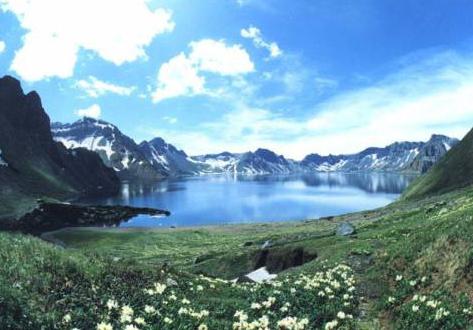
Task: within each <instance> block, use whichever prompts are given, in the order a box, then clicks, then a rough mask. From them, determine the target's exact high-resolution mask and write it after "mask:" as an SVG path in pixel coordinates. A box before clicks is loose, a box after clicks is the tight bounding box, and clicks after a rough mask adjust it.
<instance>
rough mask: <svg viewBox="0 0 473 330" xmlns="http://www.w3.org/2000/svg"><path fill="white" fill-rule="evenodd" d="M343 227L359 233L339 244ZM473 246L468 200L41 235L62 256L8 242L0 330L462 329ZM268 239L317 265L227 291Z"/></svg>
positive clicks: (450, 197)
mask: <svg viewBox="0 0 473 330" xmlns="http://www.w3.org/2000/svg"><path fill="white" fill-rule="evenodd" d="M345 221H349V222H351V223H352V224H354V225H355V226H356V230H357V233H356V235H354V236H349V237H340V236H336V235H335V229H336V227H337V225H338V223H340V222H345ZM472 235H473V189H466V190H460V191H455V192H451V193H448V194H445V195H442V196H434V197H430V198H428V199H424V200H422V201H401V202H398V203H395V204H392V205H390V206H388V207H385V208H381V209H378V210H373V211H369V212H362V213H357V214H350V215H345V216H341V217H335V218H334V219H332V220H320V221H305V222H293V223H272V224H254V225H239V226H222V227H204V228H188V229H163V230H140V229H129V230H120V229H101V228H96V229H90V228H77V229H64V230H60V231H56V232H53V233H49V234H47V235H46V237H45V238H47V239H50V240H60V241H61V242H63V243H64V244H66V246H67V247H68V248H67V249H61V248H59V247H55V246H53V245H51V244H48V243H45V242H43V241H41V240H39V239H36V238H33V237H27V236H24V235H19V234H8V233H3V234H0V251H1V252H0V264H2V265H8V266H7V267H2V268H0V310H1V311H2V313H0V324H2V326H3V329H21V328H31V329H37V328H41V326H42V327H43V328H45V329H55V328H56V329H72V328H74V327H77V328H79V329H93V328H95V327H96V326H97V324H102V328H103V329H108V328H107V326H108V325H111V326H113V329H123V328H125V324H128V325H130V327H129V328H128V329H134V328H133V327H131V325H133V326H135V327H136V328H138V329H176V328H177V329H179V328H180V329H197V328H198V327H199V326H200V327H201V329H205V326H207V327H208V328H209V329H226V328H229V329H230V328H235V329H251V328H252V327H251V324H253V326H254V327H253V329H258V326H257V324H258V325H259V326H261V325H264V324H266V323H268V327H269V328H270V329H278V328H280V329H303V328H305V329H311V328H331V327H333V328H337V329H338V328H341V329H349V328H361V329H376V328H394V329H463V328H467V327H468V326H472V320H473V309H472V305H471V300H472V293H473V278H472V275H471V274H472V273H473V262H472V257H473V241H472V240H471V237H472ZM267 240H269V241H271V243H272V247H271V248H270V249H269V251H274V253H275V254H274V255H275V256H277V258H282V259H284V258H285V257H286V258H290V255H291V251H294V250H295V249H302V250H303V251H304V253H307V254H309V255H312V256H317V257H316V258H315V259H313V260H311V261H309V262H307V263H305V264H304V265H302V266H300V267H293V268H288V269H285V270H283V271H282V272H280V273H279V275H278V278H277V281H276V282H273V283H271V284H261V285H260V284H239V285H233V284H231V283H230V282H228V280H230V279H233V278H235V277H237V276H240V275H242V274H245V273H246V272H248V271H251V270H253V269H254V268H255V267H256V265H257V262H258V259H259V257H260V255H261V244H262V243H263V242H265V241H267ZM283 261H284V262H285V261H287V260H283ZM267 266H268V267H269V266H270V265H267ZM352 274H353V275H352ZM204 275H205V276H204ZM340 276H341V277H342V278H345V277H346V278H349V280H348V281H347V282H344V281H345V279H343V280H342V279H341V278H340ZM352 276H353V278H352ZM217 278H222V280H220V279H217ZM333 281H336V282H338V283H337V284H335V283H334V282H333ZM308 283H311V284H310V285H308ZM352 286H353V289H350V287H352ZM163 288H164V289H163ZM326 288H329V289H328V290H329V293H328V294H327V292H326V291H325V290H326ZM150 290H151V291H150ZM161 290H163V291H162V292H161V293H159V292H160V291H161ZM294 290H295V291H294ZM330 290H332V291H333V293H332V292H330ZM348 290H350V291H348ZM321 291H325V292H326V293H325V294H326V296H322V294H320V292H321ZM319 294H320V295H319ZM329 296H333V297H331V298H330V297H329ZM273 298H274V299H273ZM187 301H189V303H187ZM107 303H108V305H109V306H107ZM345 303H347V304H346V305H345ZM252 306H253V308H252ZM258 306H259V307H258ZM262 306H268V307H262ZM128 307H130V308H131V310H132V311H133V315H132V316H131V314H130V313H131V310H130V309H128ZM179 311H180V313H179ZM127 315H128V316H127ZM351 317H352V318H351ZM122 318H124V320H125V319H129V318H131V319H132V321H133V322H125V323H121V322H120V320H121V319H122ZM142 321H144V322H145V323H146V324H143V323H142ZM170 321H171V322H172V323H169V322H170ZM245 322H246V323H245ZM252 322H253V323H252ZM238 324H239V325H238ZM260 328H261V327H260ZM263 328H264V327H263Z"/></svg>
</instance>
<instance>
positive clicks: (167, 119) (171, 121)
mask: <svg viewBox="0 0 473 330" xmlns="http://www.w3.org/2000/svg"><path fill="white" fill-rule="evenodd" d="M163 120H164V121H165V122H167V123H168V124H176V123H177V122H178V119H177V118H176V117H170V116H164V117H163Z"/></svg>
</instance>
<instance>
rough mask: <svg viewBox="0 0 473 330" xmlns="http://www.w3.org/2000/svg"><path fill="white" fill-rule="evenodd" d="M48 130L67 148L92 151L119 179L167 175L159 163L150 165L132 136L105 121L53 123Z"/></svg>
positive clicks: (83, 120)
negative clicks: (50, 129)
mask: <svg viewBox="0 0 473 330" xmlns="http://www.w3.org/2000/svg"><path fill="white" fill-rule="evenodd" d="M52 133H53V135H54V139H55V140H56V141H57V142H60V143H62V144H64V146H66V147H67V148H69V149H74V148H86V149H88V150H91V151H95V152H96V153H97V154H98V155H99V156H100V158H102V160H103V162H104V163H105V165H107V166H108V167H111V168H113V169H114V170H115V171H116V172H117V174H118V176H119V177H120V178H121V179H123V180H129V179H160V178H163V177H164V176H166V175H167V171H166V169H165V168H164V167H163V166H160V165H159V164H155V165H151V164H150V162H149V161H148V160H147V159H146V157H145V155H143V153H142V151H141V149H140V147H139V146H138V145H137V144H136V143H135V141H133V139H131V138H129V137H128V136H126V135H125V134H123V133H122V132H121V131H120V130H119V129H118V128H117V127H116V126H114V125H112V124H110V123H107V122H105V121H102V120H97V119H93V118H87V117H86V118H83V119H81V120H78V121H76V122H74V123H72V124H61V123H53V124H52Z"/></svg>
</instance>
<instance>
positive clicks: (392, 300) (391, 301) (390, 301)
mask: <svg viewBox="0 0 473 330" xmlns="http://www.w3.org/2000/svg"><path fill="white" fill-rule="evenodd" d="M395 301H396V298H394V297H389V298H388V302H389V303H390V304H392V303H393V302H395Z"/></svg>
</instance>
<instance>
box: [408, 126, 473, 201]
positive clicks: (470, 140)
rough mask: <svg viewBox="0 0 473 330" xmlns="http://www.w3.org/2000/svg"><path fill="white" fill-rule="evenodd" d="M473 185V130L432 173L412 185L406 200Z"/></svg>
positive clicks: (441, 160)
mask: <svg viewBox="0 0 473 330" xmlns="http://www.w3.org/2000/svg"><path fill="white" fill-rule="evenodd" d="M471 184H473V129H472V130H471V131H470V132H469V133H468V134H467V135H466V136H465V137H464V138H463V140H461V141H460V142H459V143H458V145H456V146H455V147H454V148H452V150H450V151H449V152H448V153H447V155H446V156H445V157H443V158H442V159H440V161H439V162H438V163H437V164H436V165H435V166H434V167H433V168H432V169H430V171H429V172H428V173H427V174H426V175H423V176H421V177H419V178H418V179H417V180H416V181H415V182H414V183H413V184H411V185H410V186H409V188H408V190H407V192H406V193H405V194H404V198H406V199H419V198H422V197H425V196H429V195H433V194H441V193H445V192H448V191H452V190H454V189H458V188H463V187H467V186H469V185H471Z"/></svg>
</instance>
